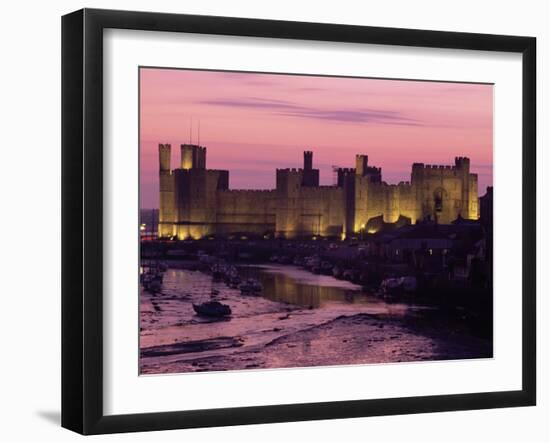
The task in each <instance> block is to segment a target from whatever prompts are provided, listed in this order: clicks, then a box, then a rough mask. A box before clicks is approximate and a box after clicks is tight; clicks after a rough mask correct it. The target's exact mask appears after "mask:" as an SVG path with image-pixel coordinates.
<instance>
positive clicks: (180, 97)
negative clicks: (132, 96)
mask: <svg viewBox="0 0 550 443" xmlns="http://www.w3.org/2000/svg"><path fill="white" fill-rule="evenodd" d="M191 119H192V121H193V129H192V142H193V143H197V142H198V122H199V120H200V144H201V145H203V146H206V148H207V157H206V166H207V168H209V169H228V170H229V171H230V173H229V177H230V182H229V184H230V187H231V188H233V189H272V188H274V187H275V169H276V168H287V167H301V166H302V161H303V159H302V152H303V151H304V150H312V151H313V163H314V167H315V168H318V169H320V174H321V184H326V185H328V184H332V183H333V174H332V165H337V166H341V167H354V166H355V165H354V162H355V154H367V155H368V156H369V164H370V165H372V166H378V167H382V178H383V180H384V181H386V182H388V183H397V182H399V181H402V180H403V181H404V180H410V172H411V165H412V163H414V162H422V163H426V164H453V163H454V157H455V156H467V157H470V160H471V169H472V172H474V173H477V174H478V175H479V193H480V195H481V194H484V193H485V188H486V187H487V186H491V185H492V180H493V177H492V176H493V159H492V156H493V86H492V85H479V84H458V83H436V82H420V81H401V80H377V79H356V78H345V77H313V76H297V75H273V74H248V73H234V72H211V71H189V70H176V69H156V68H155V69H151V68H142V69H141V70H140V161H141V168H140V182H141V207H142V208H156V207H158V144H159V143H171V144H172V168H175V167H177V165H178V164H179V157H180V149H179V146H180V144H181V143H188V142H189V141H190V131H189V129H190V122H191Z"/></svg>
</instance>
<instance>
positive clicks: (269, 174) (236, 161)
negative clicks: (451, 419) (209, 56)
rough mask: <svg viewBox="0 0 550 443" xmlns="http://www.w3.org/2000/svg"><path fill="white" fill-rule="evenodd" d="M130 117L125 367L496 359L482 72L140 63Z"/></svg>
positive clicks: (145, 370)
mask: <svg viewBox="0 0 550 443" xmlns="http://www.w3.org/2000/svg"><path fill="white" fill-rule="evenodd" d="M139 126H140V130H139V131H140V133H139V143H140V146H139V148H140V220H139V223H140V224H139V227H136V229H138V228H139V241H140V264H139V280H140V287H139V306H140V312H139V324H140V328H139V343H140V361H139V367H140V374H142V375H149V374H173V373H188V372H197V371H235V370H259V369H282V368H303V367H319V366H341V365H361V364H387V363H399V362H426V361H441V360H464V359H480V358H492V356H493V254H492V251H493V244H492V238H493V203H492V202H493V85H492V84H486V83H483V84H482V83H455V82H436V81H421V80H401V79H378V78H355V77H335V76H321V75H295V74H272V73H251V72H229V71H208V70H189V69H171V68H160V67H141V68H139ZM136 272H138V270H136Z"/></svg>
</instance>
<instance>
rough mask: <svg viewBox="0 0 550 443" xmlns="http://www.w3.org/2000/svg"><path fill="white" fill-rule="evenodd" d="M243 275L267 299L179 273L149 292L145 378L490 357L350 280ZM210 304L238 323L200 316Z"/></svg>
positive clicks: (293, 271) (269, 271) (143, 323)
mask: <svg viewBox="0 0 550 443" xmlns="http://www.w3.org/2000/svg"><path fill="white" fill-rule="evenodd" d="M239 273H240V275H241V276H242V277H243V278H249V277H253V278H256V279H258V280H260V281H261V283H262V286H263V290H262V293H261V295H258V296H250V295H242V294H241V293H240V291H239V290H236V289H231V288H229V287H227V286H226V285H225V284H224V283H223V282H214V281H213V279H212V277H211V276H210V275H208V274H206V273H202V272H199V271H190V270H185V269H174V268H169V269H168V270H167V271H166V273H165V274H164V281H163V288H162V291H161V293H159V294H156V295H152V294H149V293H148V292H146V291H143V290H142V292H141V293H140V351H141V357H140V372H141V374H162V373H182V372H191V371H223V370H242V369H270V368H289V367H304V366H332V365H343V364H372V363H388V362H399V361H419V360H441V359H449V358H485V357H489V356H490V353H489V347H488V344H487V343H484V342H483V341H480V340H478V339H476V338H474V337H469V336H466V335H464V334H462V335H460V336H456V337H452V338H451V339H449V337H448V336H447V335H448V334H444V333H443V334H440V333H439V332H438V331H437V330H436V329H435V328H432V327H430V325H429V324H428V325H426V324H425V322H423V321H421V320H422V319H423V318H424V315H423V313H424V312H425V310H426V309H428V308H423V307H421V306H414V305H409V304H405V303H386V302H385V301H384V300H382V299H380V298H378V297H375V296H373V295H370V294H368V293H366V292H364V291H362V289H361V287H360V286H357V285H354V284H352V283H350V282H347V281H342V280H337V279H335V278H333V277H331V276H322V275H316V274H312V273H310V272H307V271H304V270H302V269H300V268H297V267H294V266H286V265H265V266H242V267H240V268H239ZM212 294H215V295H212ZM209 300H218V301H220V302H222V303H224V304H227V305H229V306H230V307H231V310H232V316H231V318H230V319H227V320H222V321H213V320H211V319H208V318H204V317H200V316H197V315H196V314H195V312H194V310H193V306H192V304H193V303H202V302H206V301H209ZM419 320H420V321H419ZM455 335H456V334H455Z"/></svg>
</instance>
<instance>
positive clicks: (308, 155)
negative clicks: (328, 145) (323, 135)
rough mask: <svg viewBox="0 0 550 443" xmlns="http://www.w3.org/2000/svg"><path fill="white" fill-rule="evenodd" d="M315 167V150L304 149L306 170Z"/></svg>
mask: <svg viewBox="0 0 550 443" xmlns="http://www.w3.org/2000/svg"><path fill="white" fill-rule="evenodd" d="M311 169H313V152H311V151H304V171H310V170H311Z"/></svg>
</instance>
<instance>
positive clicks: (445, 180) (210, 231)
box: [159, 144, 479, 239]
mask: <svg viewBox="0 0 550 443" xmlns="http://www.w3.org/2000/svg"><path fill="white" fill-rule="evenodd" d="M180 148H181V163H180V166H179V168H177V169H173V170H172V169H171V167H170V155H171V146H170V145H169V144H160V145H159V166H160V168H159V169H160V170H159V179H160V208H159V236H160V237H177V238H178V239H187V238H192V239H200V238H203V237H208V236H213V235H216V236H229V235H234V234H243V235H244V234H250V235H252V234H254V235H273V236H275V237H279V238H297V237H304V236H330V237H339V238H346V236H350V235H353V234H356V233H361V232H368V233H372V232H375V231H376V229H377V228H376V226H377V223H375V222H376V221H378V222H380V221H381V220H382V221H383V222H385V223H412V224H414V223H416V222H418V221H422V220H427V219H429V220H432V221H435V222H437V223H439V224H449V223H451V222H452V221H453V220H456V219H457V218H459V217H462V218H465V219H473V220H476V219H478V218H479V208H478V193H477V192H478V191H477V175H476V174H472V173H470V160H469V159H468V158H466V157H456V158H455V164H454V166H434V165H425V164H423V163H414V164H413V165H412V172H411V181H410V182H401V183H399V184H397V185H393V184H387V183H386V182H383V181H382V169H381V168H377V167H374V166H369V163H368V156H367V155H357V156H356V164H355V168H339V169H338V170H337V183H336V184H335V185H333V186H320V185H319V170H318V169H314V168H313V153H312V152H311V151H306V152H304V166H303V168H301V169H294V168H293V169H277V171H276V174H277V177H276V178H277V185H276V189H272V190H233V189H229V171H225V170H212V169H207V168H206V148H205V147H203V146H198V145H192V144H183V145H181V147H180ZM379 224H380V223H378V225H379Z"/></svg>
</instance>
